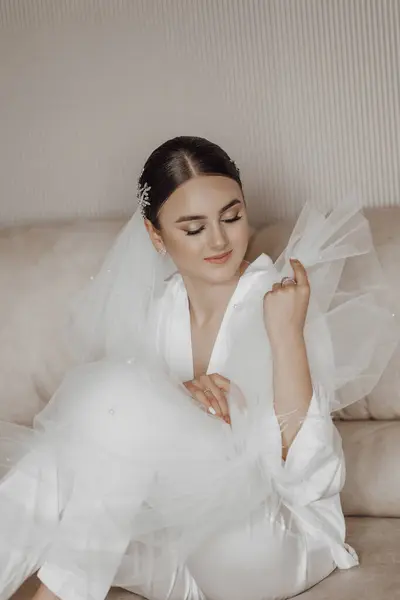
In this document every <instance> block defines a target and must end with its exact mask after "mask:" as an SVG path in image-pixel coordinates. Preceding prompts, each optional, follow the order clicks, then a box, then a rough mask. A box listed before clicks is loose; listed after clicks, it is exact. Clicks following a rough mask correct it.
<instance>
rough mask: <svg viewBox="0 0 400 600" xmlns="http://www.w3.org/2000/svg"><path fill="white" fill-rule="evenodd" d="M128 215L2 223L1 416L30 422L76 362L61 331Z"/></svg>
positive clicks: (0, 245)
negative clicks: (74, 300) (72, 304)
mask: <svg viewBox="0 0 400 600" xmlns="http://www.w3.org/2000/svg"><path fill="white" fill-rule="evenodd" d="M122 224H123V221H122V220H117V219H116V220H111V219H110V220H107V221H95V220H93V221H88V222H74V223H64V224H61V225H60V224H58V225H45V226H32V227H12V228H5V229H3V230H0V289H1V295H0V419H4V420H7V421H15V422H18V423H21V424H28V425H29V424H31V422H32V418H33V417H34V415H35V414H36V413H37V412H38V411H39V410H40V409H41V408H42V407H43V406H44V405H45V404H46V402H47V401H48V400H49V399H50V397H51V396H52V394H53V393H54V391H55V389H56V388H57V386H58V385H59V383H60V381H61V379H62V377H63V374H64V373H65V371H66V370H67V368H68V366H70V364H71V361H70V357H69V356H68V353H67V352H66V348H65V347H64V345H63V343H62V337H61V331H62V325H63V323H64V317H65V315H66V313H67V306H68V303H69V302H70V299H71V297H72V296H73V295H74V294H75V293H76V292H77V291H78V290H79V289H80V288H81V287H82V286H83V285H84V284H85V283H86V282H87V280H88V277H90V275H91V274H92V273H95V272H96V270H97V269H98V266H99V265H100V263H101V261H102V259H103V257H104V255H105V253H106V251H107V250H108V248H109V247H110V245H111V244H112V242H113V240H114V239H115V236H116V234H117V233H118V231H119V229H120V228H121V226H122Z"/></svg>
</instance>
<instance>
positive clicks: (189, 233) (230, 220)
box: [185, 215, 242, 235]
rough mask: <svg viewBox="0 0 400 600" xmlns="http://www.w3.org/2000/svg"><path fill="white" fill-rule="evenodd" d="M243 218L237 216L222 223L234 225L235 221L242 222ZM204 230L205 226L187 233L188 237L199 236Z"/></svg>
mask: <svg viewBox="0 0 400 600" xmlns="http://www.w3.org/2000/svg"><path fill="white" fill-rule="evenodd" d="M241 218H242V217H241V215H236V216H235V217H232V219H221V221H222V222H223V223H234V222H235V221H240V219H241ZM203 229H205V226H204V225H203V226H202V227H199V229H196V230H195V231H186V232H185V233H186V235H198V234H199V233H201V232H202V231H203Z"/></svg>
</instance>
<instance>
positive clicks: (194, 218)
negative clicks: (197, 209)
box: [175, 198, 241, 223]
mask: <svg viewBox="0 0 400 600" xmlns="http://www.w3.org/2000/svg"><path fill="white" fill-rule="evenodd" d="M236 204H241V201H240V200H239V199H238V198H235V199H234V200H231V201H230V202H228V204H226V205H225V206H223V207H222V208H221V210H220V211H219V214H220V215H222V213H224V212H225V211H226V210H228V208H232V206H236ZM200 219H207V216H206V215H184V216H183V217H179V219H177V220H176V221H175V223H186V222H187V221H200Z"/></svg>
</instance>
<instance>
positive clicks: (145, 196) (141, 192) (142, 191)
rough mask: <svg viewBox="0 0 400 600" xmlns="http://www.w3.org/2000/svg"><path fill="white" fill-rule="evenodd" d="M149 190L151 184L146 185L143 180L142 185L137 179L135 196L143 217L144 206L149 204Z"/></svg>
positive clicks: (144, 214)
mask: <svg viewBox="0 0 400 600" xmlns="http://www.w3.org/2000/svg"><path fill="white" fill-rule="evenodd" d="M150 190H151V186H150V185H147V183H146V182H144V184H143V185H140V179H139V181H138V184H137V193H136V197H137V200H138V205H139V210H140V212H141V214H142V217H143V218H145V216H146V206H149V204H150V200H149V191H150Z"/></svg>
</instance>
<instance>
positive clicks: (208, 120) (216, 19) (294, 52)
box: [0, 0, 400, 224]
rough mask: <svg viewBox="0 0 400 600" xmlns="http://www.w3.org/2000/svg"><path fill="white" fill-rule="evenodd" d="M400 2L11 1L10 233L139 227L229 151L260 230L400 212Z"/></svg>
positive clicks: (6, 14)
mask: <svg viewBox="0 0 400 600" xmlns="http://www.w3.org/2000/svg"><path fill="white" fill-rule="evenodd" d="M399 71H400V0H0V223H3V224H5V223H11V222H23V221H29V220H35V221H37V220H43V219H54V218H69V217H71V216H72V217H73V216H91V215H93V216H95V215H96V216H97V215H106V214H115V213H123V214H128V213H129V212H130V211H131V210H132V209H133V206H134V190H135V180H136V177H137V175H138V172H139V171H140V168H141V166H142V163H143V161H144V160H145V158H146V155H147V154H148V153H149V152H150V151H151V150H152V149H153V148H154V147H155V146H156V145H158V144H159V143H161V142H162V141H164V140H165V139H167V138H168V137H172V136H174V135H180V134H195V135H202V136H205V137H209V138H210V139H212V140H214V141H216V142H217V143H220V144H221V145H222V146H223V147H224V148H226V150H227V151H228V152H229V153H230V154H231V155H232V156H233V158H234V159H235V160H236V162H237V163H238V165H239V166H240V168H241V172H242V174H243V179H244V184H245V190H246V194H247V197H248V202H249V206H250V210H251V214H252V217H253V219H257V220H258V221H260V220H263V221H264V220H269V219H275V218H280V217H284V216H287V215H292V214H294V213H297V212H298V211H299V209H300V207H301V205H302V204H303V203H304V201H305V200H307V199H310V200H312V201H313V202H316V203H317V204H318V205H320V206H322V207H329V206H330V205H332V204H333V203H336V202H338V201H339V200H340V199H341V198H343V197H347V196H349V195H354V196H357V197H359V199H360V201H361V202H362V203H363V204H364V205H366V206H379V205H395V204H400V165H399V162H400V72H399Z"/></svg>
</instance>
